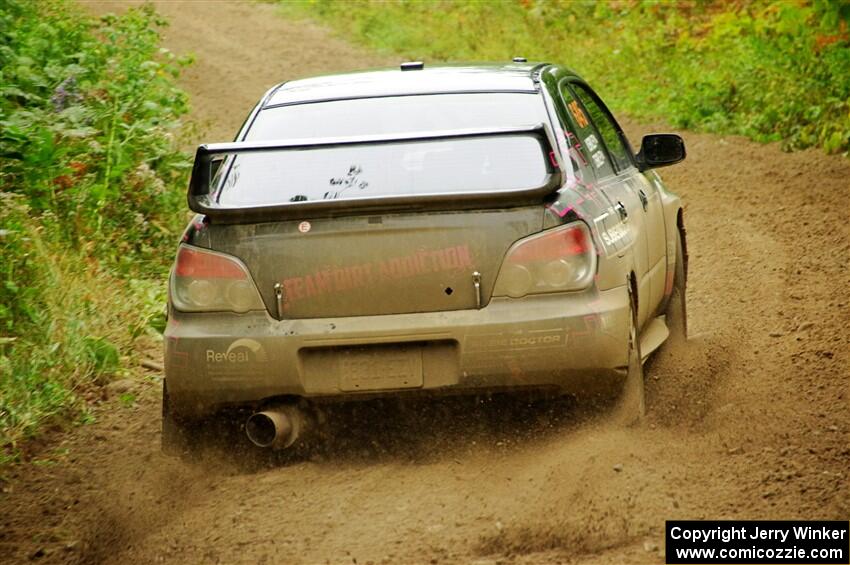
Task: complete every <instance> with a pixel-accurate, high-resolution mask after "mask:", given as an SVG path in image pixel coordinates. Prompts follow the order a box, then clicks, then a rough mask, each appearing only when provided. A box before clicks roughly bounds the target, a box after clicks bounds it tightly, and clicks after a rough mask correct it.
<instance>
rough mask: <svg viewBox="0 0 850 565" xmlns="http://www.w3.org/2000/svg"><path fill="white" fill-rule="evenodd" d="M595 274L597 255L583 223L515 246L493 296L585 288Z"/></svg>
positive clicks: (542, 234) (519, 296)
mask: <svg viewBox="0 0 850 565" xmlns="http://www.w3.org/2000/svg"><path fill="white" fill-rule="evenodd" d="M595 274H596V252H595V250H594V248H593V240H592V238H591V236H590V231H589V229H588V228H587V225H585V223H584V222H575V223H572V224H569V225H566V226H562V227H558V228H554V229H551V230H546V231H545V232H543V233H540V234H537V235H534V236H531V237H528V238H525V239H522V240H520V241H518V242H517V243H515V244H514V245H513V246H512V247H511V248H510V249H509V250H508V253H507V255H505V259H504V261H503V262H502V268H501V270H500V271H499V276H498V278H497V279H496V286H495V288H494V290H493V295H494V296H510V297H511V298H521V297H523V296H526V295H528V294H542V293H547V292H563V291H569V290H580V289H583V288H586V287H587V286H589V285H590V283H591V282H592V281H593V276H594V275H595Z"/></svg>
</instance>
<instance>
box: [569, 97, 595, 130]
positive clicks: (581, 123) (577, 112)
mask: <svg viewBox="0 0 850 565" xmlns="http://www.w3.org/2000/svg"><path fill="white" fill-rule="evenodd" d="M567 108H569V109H570V113H571V114H572V115H573V118H575V120H576V124H577V125H578V127H580V128H586V127H587V126H588V125H590V122H589V121H588V120H587V116H585V115H584V110H582V109H581V108H580V107H579V105H578V102H576V101H575V100H573V101H572V102H570V103H569V104H567Z"/></svg>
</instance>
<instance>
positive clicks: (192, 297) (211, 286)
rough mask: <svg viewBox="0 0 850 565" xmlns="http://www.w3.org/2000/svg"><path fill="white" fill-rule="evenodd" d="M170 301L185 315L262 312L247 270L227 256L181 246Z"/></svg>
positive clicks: (261, 303)
mask: <svg viewBox="0 0 850 565" xmlns="http://www.w3.org/2000/svg"><path fill="white" fill-rule="evenodd" d="M171 301H172V303H173V304H174V307H175V308H177V309H178V310H182V311H184V312H214V311H222V310H225V311H231V312H248V311H249V310H262V309H263V308H264V306H263V301H262V300H261V299H260V294H259V293H258V292H257V288H256V287H255V286H254V283H253V281H252V280H251V276H250V274H249V273H248V269H247V268H246V267H245V265H243V264H242V262H241V261H240V260H239V259H237V258H235V257H231V256H229V255H225V254H223V253H217V252H215V251H209V250H207V249H201V248H198V247H190V246H188V245H181V246H180V247H179V249H178V250H177V263H176V264H175V265H174V276H173V278H172V283H171Z"/></svg>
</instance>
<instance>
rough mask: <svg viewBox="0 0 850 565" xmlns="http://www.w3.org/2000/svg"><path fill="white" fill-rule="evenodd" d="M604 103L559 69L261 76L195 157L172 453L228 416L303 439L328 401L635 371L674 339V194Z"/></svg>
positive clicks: (173, 281)
mask: <svg viewBox="0 0 850 565" xmlns="http://www.w3.org/2000/svg"><path fill="white" fill-rule="evenodd" d="M684 156H685V150H684V145H683V143H682V140H681V138H679V137H678V136H675V135H671V134H658V135H649V136H646V137H645V138H644V139H643V141H642V144H641V148H640V151H639V152H638V153H637V154H635V153H633V151H632V148H631V147H630V145H629V142H628V141H627V139H626V137H625V136H624V135H623V132H622V130H621V128H620V126H619V125H618V124H617V122H616V120H615V119H614V117H613V116H612V115H611V113H610V112H609V111H608V109H607V108H606V106H605V105H604V103H603V102H602V100H601V99H600V98H599V97H598V96H597V95H596V94H595V93H594V91H593V90H592V89H591V88H590V86H588V84H587V83H586V82H584V81H583V80H582V79H581V78H580V77H579V76H577V75H576V74H575V73H573V72H572V71H570V70H569V69H566V68H564V67H560V66H557V65H551V64H530V63H525V62H524V61H523V60H515V61H514V62H513V63H511V64H506V65H477V66H445V67H438V68H427V69H426V68H424V65H422V64H420V63H414V64H404V65H402V67H401V69H390V70H382V71H370V72H362V73H353V74H346V75H335V76H326V77H319V78H312V79H305V80H296V81H292V82H286V83H282V84H280V85H278V86H275V87H274V88H272V89H271V90H270V91H269V92H268V93H267V94H266V95H265V96H264V97H263V98H262V100H261V101H260V102H259V104H257V106H256V107H255V108H254V110H253V111H252V112H251V113H250V115H249V116H248V119H247V120H246V122H245V124H244V125H243V127H242V129H241V131H240V132H239V134H238V136H237V137H236V141H235V142H233V143H217V144H209V145H202V146H200V147H199V148H198V150H197V155H196V158H195V164H194V168H193V172H192V179H191V182H190V189H189V205H190V207H191V209H192V210H193V211H194V212H196V213H197V214H198V215H197V216H196V217H195V218H194V220H193V221H192V222H191V224H190V225H189V227H188V229H187V230H186V233H185V234H184V236H183V241H182V243H181V244H180V246H179V248H178V251H177V259H176V261H175V264H174V268H173V270H172V273H171V278H170V290H169V308H168V313H169V316H168V326H167V329H166V334H165V335H166V341H165V366H166V371H165V372H166V379H165V385H164V389H163V446H164V448H165V449H166V451H171V452H175V451H179V450H180V449H181V446H184V445H186V443H185V442H187V441H189V440H190V439H191V433H192V430H193V429H195V428H194V427H193V426H194V425H195V424H196V423H197V422H198V421H200V420H201V419H202V418H205V417H208V416H210V415H214V414H218V413H221V412H222V411H226V410H237V411H241V412H242V413H244V414H245V415H246V416H247V418H246V420H245V421H244V422H245V429H246V431H247V434H248V436H249V438H250V439H251V440H252V441H253V442H254V443H255V444H257V445H261V446H271V447H278V448H280V447H286V446H289V445H292V444H293V443H294V442H295V441H296V439H297V438H298V436H299V434H300V433H301V431H302V428H303V427H304V426H305V423H306V422H308V421H309V417H308V415H309V413H310V412H311V410H313V409H314V407H316V406H320V405H321V404H322V403H323V402H329V401H334V400H341V399H343V400H351V399H356V398H372V397H375V396H389V395H401V394H411V393H414V392H417V391H418V392H419V393H429V394H437V393H481V392H493V391H500V390H518V389H527V390H531V389H540V390H547V391H553V392H556V393H564V394H577V395H580V394H582V393H584V392H588V391H595V390H598V389H599V386H600V385H601V384H602V383H607V384H609V385H610V383H614V384H615V385H616V386H621V387H622V391H623V392H622V395H621V401H620V403H619V406H618V408H617V410H621V411H622V412H623V414H625V416H626V417H627V418H628V419H629V420H635V419H638V418H640V416H641V415H642V413H643V411H644V402H643V394H644V393H643V369H642V362H643V361H644V360H645V359H646V357H647V355H649V354H650V353H651V352H652V351H653V350H655V349H656V348H657V347H658V346H659V345H660V344H661V343H662V342H664V341H665V340H666V339H668V338H669V339H684V338H685V334H686V322H685V303H684V299H685V272H686V270H685V269H686V264H685V261H686V253H685V239H684V238H685V231H684V226H683V222H682V204H681V201H680V199H679V198H678V197H677V196H676V195H674V194H673V193H672V192H670V191H669V190H667V188H665V186H664V185H663V183H662V182H661V179H660V178H659V176H658V175H657V174H656V173H655V172H654V171H653V169H654V168H657V167H660V166H664V165H670V164H673V163H676V162H678V161H681V160H682V159H683V158H684Z"/></svg>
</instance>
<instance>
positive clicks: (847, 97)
mask: <svg viewBox="0 0 850 565" xmlns="http://www.w3.org/2000/svg"><path fill="white" fill-rule="evenodd" d="M282 5H283V7H284V9H285V10H286V11H287V12H288V13H289V14H290V15H292V14H295V15H302V16H303V15H306V16H312V17H316V18H318V19H320V20H322V21H325V22H328V23H330V24H331V25H332V26H334V27H336V28H337V29H338V30H340V31H341V32H344V33H345V34H346V35H347V36H348V37H350V38H353V39H356V40H359V41H361V42H364V43H367V44H368V45H371V46H374V47H378V48H381V49H384V50H387V51H391V52H395V53H398V54H400V55H402V56H404V57H406V58H410V59H417V58H427V59H436V60H447V59H452V60H501V61H507V60H509V59H510V57H511V56H513V55H524V56H526V57H528V59H529V60H544V61H553V62H560V63H564V64H567V65H569V66H572V67H573V68H575V69H576V71H578V72H579V73H581V74H582V75H583V76H585V78H587V79H588V81H590V82H591V83H592V84H593V85H594V86H595V87H596V88H597V89H598V90H599V91H600V93H601V94H602V96H603V97H604V98H605V99H606V100H608V101H609V102H610V103H611V105H612V106H614V107H615V109H617V110H620V111H625V112H628V113H629V114H631V115H632V116H634V117H637V118H642V119H658V118H661V119H664V120H667V121H668V122H670V124H671V125H673V126H674V127H685V128H693V129H702V130H706V131H712V132H718V133H735V134H742V135H747V136H749V137H752V138H754V139H757V140H760V141H774V140H783V142H784V145H785V147H787V148H802V147H808V146H812V145H817V146H820V147H823V148H824V149H825V150H826V151H828V152H839V151H847V150H848V149H850V34H848V30H847V21H848V19H850V2H848V0H814V1H810V2H806V1H805V0H801V1H799V2H786V1H782V0H779V1H768V0H744V1H742V2H726V1H724V0H693V1H690V2H655V1H648V0H640V1H638V0H617V1H607V2H595V1H572V0H560V1H556V0H516V1H507V0H502V1H496V2H465V1H460V0H440V1H438V2H419V1H416V0H400V1H397V2H382V1H378V0H373V1H362V0H361V1H358V2H347V1H346V2H342V1H337V0H298V1H286V2H283V3H282Z"/></svg>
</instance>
